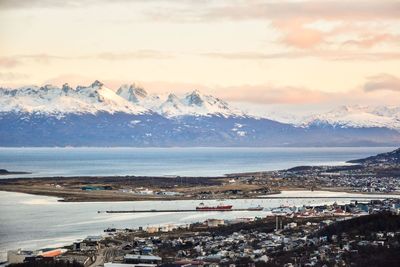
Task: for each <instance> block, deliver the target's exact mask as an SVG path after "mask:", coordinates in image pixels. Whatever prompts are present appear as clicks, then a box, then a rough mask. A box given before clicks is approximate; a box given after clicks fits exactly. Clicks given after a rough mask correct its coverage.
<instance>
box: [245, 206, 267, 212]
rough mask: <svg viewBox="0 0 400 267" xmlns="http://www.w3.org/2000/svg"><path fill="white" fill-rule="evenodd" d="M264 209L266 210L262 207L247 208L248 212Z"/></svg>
mask: <svg viewBox="0 0 400 267" xmlns="http://www.w3.org/2000/svg"><path fill="white" fill-rule="evenodd" d="M263 209H264V207H261V206H260V205H257V206H251V207H249V208H247V210H251V211H261V210H263Z"/></svg>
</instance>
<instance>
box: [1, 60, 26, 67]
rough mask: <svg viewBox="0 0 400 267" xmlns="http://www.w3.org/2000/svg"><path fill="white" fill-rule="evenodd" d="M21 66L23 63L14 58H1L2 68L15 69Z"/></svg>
mask: <svg viewBox="0 0 400 267" xmlns="http://www.w3.org/2000/svg"><path fill="white" fill-rule="evenodd" d="M20 64H22V62H21V61H20V60H18V59H17V58H14V57H1V58H0V67H6V68H13V67H16V66H18V65H20Z"/></svg>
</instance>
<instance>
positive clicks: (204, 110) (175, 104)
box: [117, 84, 244, 117]
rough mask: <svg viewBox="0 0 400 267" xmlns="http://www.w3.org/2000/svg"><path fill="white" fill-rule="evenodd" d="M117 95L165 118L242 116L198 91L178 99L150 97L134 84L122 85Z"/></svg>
mask: <svg viewBox="0 0 400 267" xmlns="http://www.w3.org/2000/svg"><path fill="white" fill-rule="evenodd" d="M117 94H118V95H119V96H121V97H123V98H124V99H126V100H128V101H129V102H132V103H135V104H139V105H141V106H143V107H145V108H147V109H149V110H152V111H153V112H156V113H158V114H160V115H163V116H167V117H176V116H210V115H220V116H224V117H230V116H244V113H243V112H241V111H240V110H238V109H235V108H233V107H230V106H229V104H228V103H226V102H225V101H223V100H221V99H219V98H216V97H213V96H211V95H205V94H202V93H200V92H199V91H198V90H194V91H192V92H190V93H187V94H185V95H184V96H182V97H179V96H177V95H175V94H172V93H171V94H168V95H150V94H148V93H147V92H146V91H145V90H144V89H143V88H140V87H137V86H136V85H135V84H132V85H122V86H121V87H120V88H119V89H118V90H117Z"/></svg>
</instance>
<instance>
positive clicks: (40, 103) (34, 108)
mask: <svg viewBox="0 0 400 267" xmlns="http://www.w3.org/2000/svg"><path fill="white" fill-rule="evenodd" d="M0 111H2V112H8V111H21V112H41V113H92V114H94V113H96V112H99V111H104V112H109V113H115V112H125V113H130V114H140V113H144V112H147V111H148V110H147V109H145V108H143V107H141V106H139V105H133V104H132V103H130V102H128V101H126V100H125V99H124V98H122V97H120V96H118V95H116V94H115V92H114V91H113V90H111V89H109V88H107V87H105V86H104V85H103V84H102V83H101V82H99V81H95V82H94V83H92V84H91V85H90V86H88V87H84V86H78V87H77V88H76V90H74V89H73V88H71V87H70V86H68V84H64V85H63V86H62V88H59V87H55V86H51V85H46V86H43V87H37V86H26V87H22V88H18V89H4V88H3V89H0Z"/></svg>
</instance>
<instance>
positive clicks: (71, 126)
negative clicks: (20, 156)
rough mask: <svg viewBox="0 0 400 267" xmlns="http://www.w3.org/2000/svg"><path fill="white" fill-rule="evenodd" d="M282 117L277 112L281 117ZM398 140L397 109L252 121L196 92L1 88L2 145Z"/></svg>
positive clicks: (321, 143) (98, 85) (303, 143)
mask: <svg viewBox="0 0 400 267" xmlns="http://www.w3.org/2000/svg"><path fill="white" fill-rule="evenodd" d="M278 113H279V112H278ZM399 142H400V107H374V108H372V107H362V106H351V107H350V106H344V107H340V108H338V109H336V110H332V111H331V112H328V113H324V114H318V115H313V116H308V117H306V118H304V119H302V120H293V121H288V120H286V121H277V120H274V119H273V118H267V117H259V116H252V115H250V114H247V113H245V112H243V111H241V110H239V109H237V108H234V107H233V106H231V105H230V104H229V103H227V102H225V101H223V100H221V99H219V98H217V97H214V96H211V95H206V94H202V93H201V92H199V91H197V90H193V91H191V92H189V93H186V94H184V95H175V94H163V95H155V94H149V93H147V92H146V91H145V90H144V89H143V88H141V87H139V86H136V85H135V84H132V85H122V86H121V87H120V88H119V89H118V90H112V89H110V88H107V87H106V86H105V85H104V84H103V83H101V82H99V81H95V82H93V83H92V84H91V85H89V86H78V87H76V88H72V87H70V86H69V85H68V84H64V85H63V86H62V87H56V86H52V85H46V86H42V87H38V86H24V87H21V88H17V89H11V88H0V146H138V147H143V146H380V145H398V144H399Z"/></svg>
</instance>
